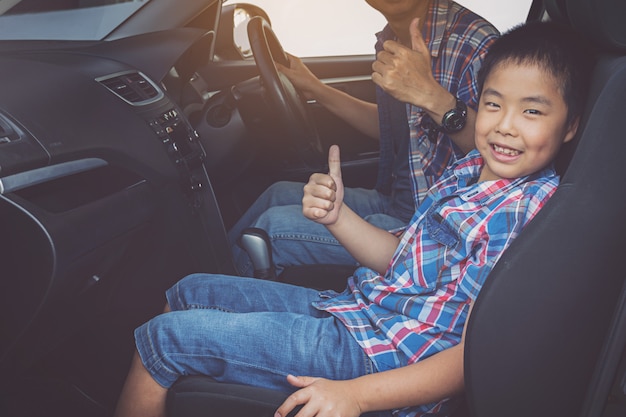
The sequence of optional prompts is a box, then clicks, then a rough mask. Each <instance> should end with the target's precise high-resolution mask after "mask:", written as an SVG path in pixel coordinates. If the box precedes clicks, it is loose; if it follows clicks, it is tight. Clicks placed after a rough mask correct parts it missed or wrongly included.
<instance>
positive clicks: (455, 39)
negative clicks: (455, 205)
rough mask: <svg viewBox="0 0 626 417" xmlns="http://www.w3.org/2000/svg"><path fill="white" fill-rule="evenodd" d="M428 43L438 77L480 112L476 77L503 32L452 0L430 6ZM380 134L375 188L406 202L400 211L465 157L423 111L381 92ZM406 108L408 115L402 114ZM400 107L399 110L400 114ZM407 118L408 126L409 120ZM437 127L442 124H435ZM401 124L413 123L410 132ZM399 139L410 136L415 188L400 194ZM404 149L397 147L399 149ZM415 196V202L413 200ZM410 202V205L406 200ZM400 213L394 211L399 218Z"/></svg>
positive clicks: (389, 35) (384, 35)
mask: <svg viewBox="0 0 626 417" xmlns="http://www.w3.org/2000/svg"><path fill="white" fill-rule="evenodd" d="M422 35H423V37H424V42H425V43H426V45H427V46H428V49H429V50H430V52H431V63H432V71H433V76H434V78H435V80H437V82H439V84H441V85H442V86H443V87H444V88H446V89H447V90H448V91H449V92H450V93H452V94H454V95H456V96H457V97H458V98H460V99H461V100H462V101H464V102H465V103H466V104H467V105H468V106H469V107H470V108H472V109H474V110H475V109H477V108H478V85H477V81H476V80H477V73H478V70H479V68H480V66H481V64H482V61H483V58H484V56H485V54H486V53H487V50H488V48H489V46H491V44H492V43H493V42H494V41H495V40H496V38H497V37H498V36H499V33H498V31H497V29H496V28H495V27H493V25H491V24H490V23H489V22H488V21H486V20H484V19H483V18H481V17H480V16H478V15H476V14H475V13H473V12H472V11H470V10H468V9H466V8H464V7H462V6H460V5H459V4H457V3H454V2H451V1H448V0H434V1H432V2H431V5H430V8H429V11H428V17H427V18H426V20H425V22H424V27H423V29H422ZM377 37H378V42H377V44H376V50H377V51H380V50H381V49H382V44H383V43H384V41H385V40H388V39H394V34H393V32H392V31H391V29H390V28H389V26H387V27H385V29H383V31H381V32H380V33H378V34H377ZM377 101H378V105H379V118H380V130H381V132H380V133H381V143H380V152H381V155H380V168H379V174H378V182H377V185H376V188H377V189H378V190H379V191H381V192H383V193H392V194H393V195H397V196H398V198H403V201H401V202H397V204H396V205H397V206H398V208H397V209H396V211H398V212H399V213H401V212H403V211H406V209H404V210H403V208H404V207H405V206H409V205H411V203H414V205H413V210H411V212H413V211H414V208H415V207H417V206H419V204H420V203H421V202H422V200H423V198H424V196H425V194H426V192H428V189H429V188H430V187H431V186H432V185H433V184H434V183H435V181H437V179H439V177H440V176H441V175H442V174H443V171H444V170H445V169H446V168H447V167H448V166H450V165H451V164H452V163H454V162H455V161H456V160H458V159H459V158H461V157H462V156H463V154H462V152H461V151H460V150H459V149H458V148H457V147H456V145H454V143H453V142H452V140H451V139H450V138H449V137H448V136H446V135H444V134H438V135H431V136H432V137H431V138H429V129H428V126H429V125H432V124H433V123H434V122H433V121H432V119H431V118H430V116H428V115H427V113H426V112H425V111H424V110H422V109H421V108H419V107H416V106H412V105H409V104H404V103H399V102H397V100H395V99H393V98H392V97H391V96H389V95H388V94H387V93H385V92H384V91H382V90H381V89H380V88H377ZM402 108H404V110H405V112H403V113H406V114H401V115H398V113H400V112H402V110H401V109H402ZM399 109H400V111H398V110H399ZM407 120H408V122H407ZM436 122H437V123H436V124H437V125H438V124H439V121H436ZM402 124H408V127H409V129H406V128H405V127H404V126H406V125H404V126H402ZM398 136H408V137H410V139H409V138H406V139H405V140H407V141H409V140H410V142H409V154H410V155H409V159H410V171H411V173H412V182H411V184H412V190H411V192H409V191H408V190H405V189H402V190H395V189H394V186H395V187H396V188H397V187H404V186H405V185H404V184H401V183H399V182H398V180H397V179H394V171H397V170H398V168H397V167H396V168H394V164H396V165H397V164H401V163H406V162H405V161H399V160H396V161H395V162H394V158H393V155H394V151H393V149H394V147H393V143H394V141H396V142H398V141H399V140H400V138H398ZM399 146H402V145H399V144H398V145H396V149H397V148H398V147H399ZM411 196H412V197H413V199H412V200H414V201H412V200H411V198H410V197H411ZM404 200H408V201H404ZM399 213H394V214H395V215H396V216H398V217H400V216H399Z"/></svg>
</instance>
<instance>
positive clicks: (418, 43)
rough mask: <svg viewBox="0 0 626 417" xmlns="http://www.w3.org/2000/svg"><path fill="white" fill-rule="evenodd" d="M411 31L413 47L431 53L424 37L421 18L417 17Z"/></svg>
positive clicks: (412, 23) (417, 50)
mask: <svg viewBox="0 0 626 417" xmlns="http://www.w3.org/2000/svg"><path fill="white" fill-rule="evenodd" d="M409 33H410V34H411V49H412V50H414V51H416V52H421V53H423V54H429V55H430V52H429V51H428V47H427V46H426V42H424V38H423V37H422V31H421V30H420V19H419V17H416V18H415V19H413V21H412V22H411V25H410V26H409Z"/></svg>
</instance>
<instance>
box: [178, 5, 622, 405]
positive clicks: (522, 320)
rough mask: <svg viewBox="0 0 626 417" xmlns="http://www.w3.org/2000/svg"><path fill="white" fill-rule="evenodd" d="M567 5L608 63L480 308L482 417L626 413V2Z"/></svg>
mask: <svg viewBox="0 0 626 417" xmlns="http://www.w3.org/2000/svg"><path fill="white" fill-rule="evenodd" d="M561 3H563V4H564V6H565V7H566V8H567V18H568V19H569V20H570V21H571V23H572V24H573V25H574V27H576V28H578V29H580V30H581V31H583V32H585V33H586V34H587V35H588V37H589V38H590V39H592V40H593V41H594V42H596V43H597V45H598V51H599V54H598V64H597V68H596V70H595V72H594V82H593V85H592V91H591V97H590V101H589V103H588V106H587V111H586V113H585V116H584V120H583V124H582V126H581V129H580V130H579V133H578V135H577V137H576V139H575V141H576V147H575V152H573V156H572V155H568V153H567V151H566V152H565V153H564V155H563V156H562V157H563V158H564V160H565V162H564V161H563V160H562V161H560V165H561V168H563V167H565V166H566V165H567V162H568V160H569V158H570V157H571V163H569V166H567V170H566V172H565V175H564V177H563V178H562V183H561V185H560V187H559V189H558V190H557V192H556V193H555V195H554V196H553V197H552V199H551V200H550V201H549V202H548V204H547V205H546V206H545V208H544V209H543V210H542V211H541V212H540V213H539V215H538V216H537V217H536V218H535V219H534V220H533V221H532V222H531V223H530V224H529V226H528V227H527V228H526V229H525V230H524V232H523V233H522V234H521V235H520V236H519V238H518V239H516V241H515V242H514V243H513V245H512V246H511V247H510V249H509V250H507V252H506V253H505V254H504V256H503V257H502V259H501V260H500V262H498V264H497V265H496V267H495V269H494V270H493V271H492V273H491V274H490V276H489V279H488V281H487V283H486V284H485V286H484V288H483V290H482V291H481V293H480V295H479V297H478V299H477V301H476V304H475V306H474V310H473V312H472V316H471V319H470V322H469V325H468V332H467V338H466V351H465V380H466V381H465V382H466V397H467V403H468V409H469V412H470V413H471V415H474V416H479V417H502V416H507V417H514V416H520V417H521V416H524V417H527V416H535V417H536V416H546V417H554V416H567V417H570V416H584V417H591V416H600V415H602V414H601V413H602V412H605V413H607V410H609V411H608V413H611V412H615V414H605V416H609V415H611V416H618V415H620V416H623V415H626V410H625V409H624V408H619V406H620V404H621V406H622V407H626V405H625V404H626V400H624V398H623V397H622V400H621V401H622V402H621V403H619V401H618V405H617V407H618V408H615V407H614V405H615V404H609V406H607V398H608V397H609V393H610V391H611V381H613V380H615V379H616V378H617V377H618V376H617V371H618V369H620V368H619V366H618V365H619V362H620V358H622V359H621V360H622V361H624V359H623V355H624V342H625V340H626V295H625V294H626V293H625V291H624V284H625V276H626V272H624V268H623V267H622V263H623V262H622V258H621V257H622V256H626V184H625V180H626V175H624V173H623V169H622V166H623V164H624V160H625V159H626V123H624V111H625V110H626V25H624V24H623V21H624V19H625V18H626V2H623V1H615V0H565V1H564V2H561ZM590 59H594V57H590ZM572 150H573V149H572ZM621 369H622V371H621V372H624V364H623V363H622V365H621ZM623 395H624V393H623V392H622V396H623ZM613 396H615V392H613ZM285 397H286V394H283V393H276V392H268V391H267V390H263V389H259V388H252V387H247V386H243V385H230V384H220V383H216V382H213V381H211V380H209V379H208V378H203V377H186V378H181V379H180V380H179V381H178V382H177V383H176V384H175V385H174V387H173V388H172V389H171V390H170V392H169V395H168V416H169V417H192V416H198V417H200V416H211V415H216V416H218V415H219V416H226V415H229V416H251V417H256V416H266V415H267V416H270V415H273V412H274V410H275V408H276V407H277V406H278V404H280V403H281V402H282V400H283V399H284V398H285ZM613 398H615V397H613ZM251 404H252V405H253V407H252V408H251ZM465 411H467V410H465Z"/></svg>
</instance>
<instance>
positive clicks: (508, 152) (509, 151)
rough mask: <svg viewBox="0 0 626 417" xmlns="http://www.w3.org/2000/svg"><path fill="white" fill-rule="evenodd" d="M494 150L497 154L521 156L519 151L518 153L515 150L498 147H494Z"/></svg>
mask: <svg viewBox="0 0 626 417" xmlns="http://www.w3.org/2000/svg"><path fill="white" fill-rule="evenodd" d="M493 149H495V150H496V152H498V153H503V154H505V155H509V156H517V155H519V151H516V150H515V149H510V148H503V147H501V146H498V145H493Z"/></svg>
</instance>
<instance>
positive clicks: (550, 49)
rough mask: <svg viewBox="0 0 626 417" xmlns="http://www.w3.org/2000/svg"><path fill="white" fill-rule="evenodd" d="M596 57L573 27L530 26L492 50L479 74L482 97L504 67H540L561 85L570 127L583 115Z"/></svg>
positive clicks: (513, 31)
mask: <svg viewBox="0 0 626 417" xmlns="http://www.w3.org/2000/svg"><path fill="white" fill-rule="evenodd" d="M593 62H594V54H593V52H592V50H591V48H590V46H589V44H588V43H587V41H586V40H585V39H584V38H582V37H581V36H579V35H578V33H577V32H575V31H574V30H573V29H572V28H571V27H569V26H567V25H565V24H562V23H557V22H538V21H536V22H528V23H524V24H521V25H519V26H516V27H514V28H513V29H511V30H509V31H508V32H506V33H504V34H503V35H502V36H501V37H500V38H498V40H497V41H496V42H494V44H493V45H492V46H491V47H490V48H489V51H488V52H487V55H486V57H485V60H484V61H483V64H482V66H481V68H480V71H479V72H478V86H479V91H480V92H481V93H482V90H483V86H484V84H485V80H486V79H487V77H488V76H489V74H490V73H491V72H492V71H493V70H494V68H496V67H497V66H498V65H500V64H502V63H515V64H536V65H538V66H539V67H540V68H542V69H544V70H545V71H547V72H548V73H549V74H552V76H553V77H554V79H555V80H557V81H558V82H559V83H560V86H559V88H560V91H561V94H562V95H563V100H564V101H565V104H566V105H567V109H568V113H567V123H568V124H569V123H571V122H572V121H573V120H574V119H575V118H576V117H578V116H580V115H581V114H582V112H583V107H584V104H585V99H586V96H587V90H588V88H589V80H590V75H591V69H592V63H593Z"/></svg>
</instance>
